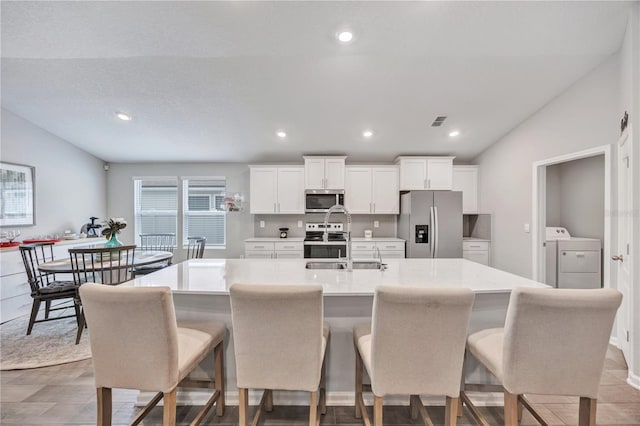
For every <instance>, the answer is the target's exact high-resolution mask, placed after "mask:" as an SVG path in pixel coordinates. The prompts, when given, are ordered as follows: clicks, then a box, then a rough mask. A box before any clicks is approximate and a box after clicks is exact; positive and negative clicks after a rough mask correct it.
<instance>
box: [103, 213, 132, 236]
mask: <svg viewBox="0 0 640 426" xmlns="http://www.w3.org/2000/svg"><path fill="white" fill-rule="evenodd" d="M105 223H106V225H105V226H104V227H103V228H102V235H104V236H105V238H106V239H107V240H108V239H109V238H111V234H119V233H120V230H122V229H124V228H126V227H127V221H126V220H124V219H123V218H121V217H112V218H111V219H109V220H105Z"/></svg>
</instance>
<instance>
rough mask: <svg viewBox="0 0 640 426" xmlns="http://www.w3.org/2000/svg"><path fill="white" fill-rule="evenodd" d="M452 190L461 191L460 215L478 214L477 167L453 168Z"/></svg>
mask: <svg viewBox="0 0 640 426" xmlns="http://www.w3.org/2000/svg"><path fill="white" fill-rule="evenodd" d="M453 190H454V191H462V213H464V214H469V213H478V166H453Z"/></svg>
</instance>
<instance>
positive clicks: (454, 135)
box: [449, 130, 460, 138]
mask: <svg viewBox="0 0 640 426" xmlns="http://www.w3.org/2000/svg"><path fill="white" fill-rule="evenodd" d="M459 134H460V131H459V130H453V131H451V132H449V137H452V138H455V137H456V136H458V135H459Z"/></svg>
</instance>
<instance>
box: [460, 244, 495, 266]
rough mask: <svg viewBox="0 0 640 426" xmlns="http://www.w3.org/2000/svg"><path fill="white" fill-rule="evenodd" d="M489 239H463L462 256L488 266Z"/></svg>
mask: <svg viewBox="0 0 640 426" xmlns="http://www.w3.org/2000/svg"><path fill="white" fill-rule="evenodd" d="M489 246H490V243H489V241H473V240H470V241H463V242H462V257H463V258H465V259H467V260H471V261H473V262H477V263H482V264H483V265H487V266H489Z"/></svg>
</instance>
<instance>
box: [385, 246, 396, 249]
mask: <svg viewBox="0 0 640 426" xmlns="http://www.w3.org/2000/svg"><path fill="white" fill-rule="evenodd" d="M384 248H388V249H393V248H396V246H384Z"/></svg>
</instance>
